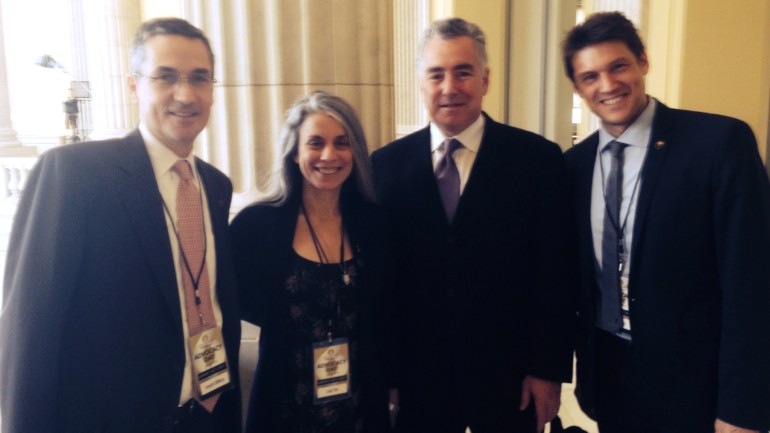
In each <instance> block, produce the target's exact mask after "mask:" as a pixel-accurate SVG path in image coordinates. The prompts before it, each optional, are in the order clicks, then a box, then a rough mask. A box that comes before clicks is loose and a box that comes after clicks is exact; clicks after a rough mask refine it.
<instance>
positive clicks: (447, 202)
mask: <svg viewBox="0 0 770 433" xmlns="http://www.w3.org/2000/svg"><path fill="white" fill-rule="evenodd" d="M441 146H442V148H443V150H444V152H443V155H442V156H441V160H439V162H438V165H437V166H436V183H437V184H438V191H439V194H440V195H441V202H442V203H443V205H444V212H445V213H446V218H447V221H449V222H450V223H451V222H452V220H453V219H454V217H455V212H456V211H457V204H458V203H459V202H460V172H459V171H458V170H457V165H456V164H455V161H454V159H453V158H452V154H453V153H454V151H455V150H457V149H459V148H460V147H462V143H460V142H459V141H457V140H455V139H453V138H450V139H447V140H444V142H443V143H442V144H441Z"/></svg>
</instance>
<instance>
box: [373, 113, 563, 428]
mask: <svg viewBox="0 0 770 433" xmlns="http://www.w3.org/2000/svg"><path fill="white" fill-rule="evenodd" d="M484 116H486V114H484ZM430 152H431V150H430V129H429V128H425V129H423V130H420V131H417V132H415V133H413V134H411V135H409V136H407V137H404V138H402V139H399V140H396V141H394V142H393V143H390V144H389V145H388V146H386V147H384V148H382V149H379V150H377V151H376V152H374V154H373V155H372V160H373V163H374V168H375V174H376V182H377V188H378V193H379V198H380V200H381V204H382V206H383V208H384V209H385V211H386V214H387V216H388V219H389V223H390V226H391V230H392V233H391V236H390V237H391V241H392V242H393V244H394V245H393V249H394V250H395V254H394V255H393V264H392V265H391V269H390V275H391V276H392V277H393V279H394V281H393V282H392V284H393V287H394V292H395V296H396V299H395V308H394V310H395V323H396V324H397V325H400V326H398V339H397V340H398V348H399V351H398V353H399V355H400V367H401V368H400V383H399V385H400V390H401V403H402V412H401V413H402V415H403V416H404V420H407V417H414V416H416V417H442V416H446V415H447V411H454V409H453V408H451V407H448V406H446V405H444V403H446V402H448V401H453V402H455V403H458V402H459V404H460V405H461V411H462V412H463V416H465V418H466V419H469V418H470V417H475V419H486V421H487V422H489V423H491V424H504V425H505V424H507V423H508V422H507V421H506V420H508V419H509V417H510V416H515V414H516V413H517V412H518V409H517V406H518V404H519V400H520V393H521V383H522V379H523V378H524V376H525V375H528V374H531V375H534V376H537V377H540V378H543V379H548V380H552V381H557V382H559V381H561V382H569V381H570V379H571V376H572V348H573V339H572V336H573V332H572V331H573V330H572V323H573V320H574V305H573V294H572V291H571V289H570V286H571V284H572V283H573V281H572V276H573V275H574V273H573V272H572V269H573V266H574V265H575V262H574V260H573V257H572V245H573V243H572V240H573V227H572V224H570V223H569V220H568V218H569V215H570V208H569V205H568V204H569V200H568V197H569V195H568V190H569V189H568V186H567V183H566V182H567V175H566V168H565V165H564V161H563V157H562V155H561V152H560V150H559V148H558V147H557V146H556V145H555V144H553V143H551V142H549V141H547V140H545V139H544V138H542V137H540V136H538V135H536V134H533V133H530V132H526V131H523V130H520V129H517V128H513V127H510V126H506V125H502V124H500V123H497V122H495V121H493V120H492V119H491V118H489V117H488V116H487V117H486V126H485V129H484V135H483V139H482V142H481V146H480V149H479V152H478V154H477V156H476V159H475V162H474V164H473V168H472V171H471V173H470V177H469V179H468V182H467V185H466V187H465V189H464V191H463V194H462V196H461V198H460V202H459V205H458V208H457V213H456V216H455V218H454V221H453V222H452V224H449V223H448V222H447V219H446V216H445V214H444V210H443V207H442V204H441V199H440V197H439V193H438V188H437V185H436V180H435V177H434V174H433V166H432V162H431V153H430ZM408 412H411V414H408ZM452 415H455V414H454V413H453V414H452ZM406 422H409V421H406ZM418 423H419V421H418ZM500 427H503V425H500Z"/></svg>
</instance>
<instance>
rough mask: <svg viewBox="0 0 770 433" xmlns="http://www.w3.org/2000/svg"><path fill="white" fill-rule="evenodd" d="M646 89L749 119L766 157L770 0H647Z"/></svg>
mask: <svg viewBox="0 0 770 433" xmlns="http://www.w3.org/2000/svg"><path fill="white" fill-rule="evenodd" d="M647 40H648V52H649V54H650V64H651V71H650V76H649V77H648V82H647V84H648V90H649V93H650V94H652V95H653V96H656V97H658V98H660V99H661V100H662V101H664V102H665V103H667V104H670V105H672V106H674V107H677V108H684V109H690V110H698V111H706V112H711V113H719V114H725V115H728V116H733V117H737V118H739V119H742V120H744V121H746V122H747V123H748V124H749V125H751V127H752V129H753V130H754V133H755V134H756V136H757V140H758V142H759V148H760V153H761V155H762V157H763V158H764V159H765V161H767V150H768V123H770V120H769V119H770V1H767V0H740V1H730V2H726V1H722V0H697V1H695V0H677V1H670V0H650V17H649V27H648V34H647Z"/></svg>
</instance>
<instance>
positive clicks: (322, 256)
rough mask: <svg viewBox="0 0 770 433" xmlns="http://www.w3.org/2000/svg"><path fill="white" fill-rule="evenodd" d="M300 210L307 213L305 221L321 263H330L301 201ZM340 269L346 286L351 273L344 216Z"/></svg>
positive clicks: (341, 234) (341, 228)
mask: <svg viewBox="0 0 770 433" xmlns="http://www.w3.org/2000/svg"><path fill="white" fill-rule="evenodd" d="M299 208H300V210H301V211H302V214H303V215H305V223H307V229H308V231H309V232H310V237H311V238H312V239H313V246H314V247H315V251H316V254H318V260H320V261H321V263H324V264H328V263H330V262H329V259H328V258H327V256H326V252H325V251H324V249H323V245H321V242H320V241H319V240H318V236H317V235H316V233H315V230H313V225H312V224H311V223H310V216H309V215H308V214H307V211H306V210H305V204H304V203H300V205H299ZM339 265H340V270H341V271H342V283H343V284H345V285H346V286H347V285H349V284H350V274H348V267H347V265H346V264H345V225H344V222H343V221H342V218H340V263H339Z"/></svg>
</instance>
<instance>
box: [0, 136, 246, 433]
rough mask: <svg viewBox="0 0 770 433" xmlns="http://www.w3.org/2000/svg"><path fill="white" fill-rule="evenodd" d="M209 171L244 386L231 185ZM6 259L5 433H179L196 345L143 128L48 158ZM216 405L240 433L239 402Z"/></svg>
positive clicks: (232, 342) (234, 357)
mask: <svg viewBox="0 0 770 433" xmlns="http://www.w3.org/2000/svg"><path fill="white" fill-rule="evenodd" d="M197 164H198V165H197V167H198V171H199V173H200V176H201V180H202V182H203V185H204V187H205V189H206V194H207V197H208V201H209V212H210V216H211V225H212V227H211V228H212V230H213V232H214V238H215V240H216V253H217V260H216V261H217V270H216V271H217V272H216V275H217V283H216V290H217V297H218V301H219V306H220V307H221V310H222V314H223V316H224V323H223V333H224V337H225V344H226V347H227V351H228V355H229V362H230V372H231V377H232V380H233V381H234V383H235V384H237V383H238V349H239V344H240V321H239V317H238V302H237V292H236V290H235V280H234V275H233V270H232V262H231V260H230V244H229V234H228V228H227V220H228V212H229V206H230V198H231V195H232V186H231V184H230V181H229V180H228V179H227V177H226V176H225V175H224V174H222V173H221V172H219V171H218V170H216V169H215V168H213V167H212V166H210V165H208V164H206V163H204V162H202V161H200V160H198V162H197ZM8 250H9V256H8V261H7V264H6V273H5V285H4V296H3V301H4V305H3V312H2V316H0V347H2V351H0V382H2V388H0V405H2V406H1V407H2V426H3V431H4V432H22V431H23V432H36V433H52V432H96V431H99V432H132V433H134V432H139V431H153V432H163V431H171V428H172V427H173V425H172V424H170V418H169V415H171V414H173V413H174V412H175V410H176V407H177V405H178V403H179V392H180V390H181V387H182V376H183V369H184V363H185V354H184V345H185V344H186V342H185V338H184V335H183V328H182V315H181V310H180V301H179V295H178V289H177V279H176V273H175V270H174V262H173V256H172V251H171V245H170V241H169V237H168V231H167V227H166V222H165V217H164V214H163V207H162V199H161V196H160V192H159V190H158V186H157V182H156V180H155V174H154V173H153V170H152V166H151V163H150V159H149V155H148V154H147V151H146V148H145V145H144V142H143V140H142V138H141V135H140V134H139V132H138V130H135V131H133V132H132V133H131V134H129V135H128V136H126V137H124V138H122V139H116V140H108V141H104V142H93V143H82V144H75V145H69V146H64V147H60V148H56V149H53V150H51V151H48V152H46V153H45V154H43V155H42V156H41V157H40V160H39V161H38V163H37V165H36V166H35V168H34V169H33V170H32V171H31V173H30V176H29V180H28V182H27V184H26V186H25V188H24V192H23V195H22V198H21V202H20V203H19V208H18V211H17V214H16V218H15V221H14V225H13V231H12V234H11V240H10V244H9V248H8ZM219 405H221V406H219ZM218 406H219V407H218V409H217V410H220V411H223V414H225V418H226V419H228V421H229V422H230V425H229V426H228V428H229V430H228V431H232V432H235V431H238V429H239V428H240V403H239V393H238V391H237V390H232V391H228V392H226V393H225V394H223V395H222V397H221V399H220V402H219V403H218Z"/></svg>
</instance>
